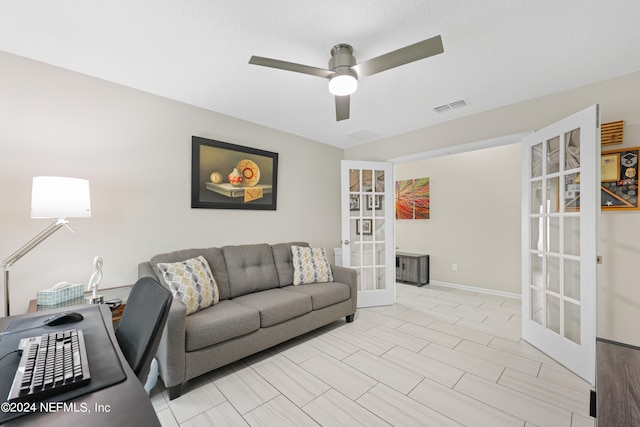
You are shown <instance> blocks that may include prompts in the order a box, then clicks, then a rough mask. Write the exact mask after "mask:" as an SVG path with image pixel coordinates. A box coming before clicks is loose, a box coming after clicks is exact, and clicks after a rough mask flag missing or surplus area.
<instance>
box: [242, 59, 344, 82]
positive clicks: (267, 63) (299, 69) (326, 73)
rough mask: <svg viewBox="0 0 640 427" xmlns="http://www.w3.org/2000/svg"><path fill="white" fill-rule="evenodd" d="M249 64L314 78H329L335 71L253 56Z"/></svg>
mask: <svg viewBox="0 0 640 427" xmlns="http://www.w3.org/2000/svg"><path fill="white" fill-rule="evenodd" d="M249 64H253V65H262V66H263V67H270V68H279V69H281V70H287V71H295V72H296V73H302V74H311V75H312V76H318V77H324V78H329V77H330V76H332V75H333V71H330V70H325V69H323V68H317V67H311V66H309V65H302V64H296V63H294V62H287V61H280V60H279V59H271V58H264V57H262V56H252V57H251V59H250V60H249Z"/></svg>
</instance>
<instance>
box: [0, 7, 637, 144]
mask: <svg viewBox="0 0 640 427" xmlns="http://www.w3.org/2000/svg"><path fill="white" fill-rule="evenodd" d="M638 22H640V1H638V0H609V1H606V2H605V1H602V0H564V1H557V0H537V1H530V0H526V1H525V0H483V1H477V0H458V1H455V0H449V1H445V0H439V1H434V0H385V1H382V0H348V1H347V0H321V1H307V0H270V1H258V0H180V1H176V0H133V1H121V0H56V1H51V0H1V1H0V50H2V51H6V52H9V53H13V54H17V55H20V56H24V57H27V58H32V59H35V60H38V61H42V62H45V63H49V64H53V65H57V66H60V67H63V68H67V69H70V70H74V71H78V72H81V73H84V74H88V75H91V76H95V77H98V78H101V79H105V80H108V81H112V82H116V83H120V84H122V85H125V86H129V87H133V88H137V89H140V90H143V91H146V92H150V93H154V94H157V95H161V96H164V97H167V98H171V99H175V100H178V101H182V102H185V103H188V104H192V105H196V106H199V107H203V108H206V109H209V110H213V111H216V112H220V113H223V114H227V115H230V116H234V117H238V118H241V119H245V120H248V121H251V122H255V123H259V124H262V125H265V126H269V127H272V128H275V129H280V130H283V131H286V132H290V133H293V134H297V135H301V136H303V137H306V138H309V139H312V140H316V141H320V142H324V143H327V144H331V145H335V146H338V147H343V148H348V147H352V146H355V145H357V144H361V143H366V142H370V141H373V140H376V139H382V138H388V137H390V136H393V135H397V134H401V133H405V132H408V131H411V130H415V129H419V128H423V127H427V126H430V125H433V124H436V123H439V122H443V121H447V120H451V119H454V118H458V117H462V116H465V115H469V114H475V113H479V112H482V111H486V110H490V109H494V108H497V107H500V106H503V105H508V104H512V103H515V102H519V101H523V100H526V99H531V98H535V97H538V96H542V95H545V94H549V93H554V92H558V91H561V90H565V89H570V88H574V87H578V86H582V85H585V84H589V83H593V82H596V81H600V80H605V79H608V78H612V77H616V76H619V75H623V74H627V73H630V72H634V71H638V70H640V25H639V24H638ZM438 34H440V35H442V40H443V45H444V49H445V52H444V53H443V54H441V55H437V56H434V57H431V58H428V59H424V60H421V61H418V62H414V63H411V64H408V65H404V66H402V67H399V68H395V69H392V70H388V71H385V72H383V73H380V74H376V75H373V76H369V77H367V78H364V79H362V80H360V82H359V86H358V90H357V92H356V93H355V94H354V95H352V97H351V118H350V119H349V120H345V121H342V122H336V121H335V110H334V99H333V97H332V95H331V94H330V93H329V91H328V89H327V80H325V79H322V78H318V77H313V76H308V75H303V74H298V73H292V72H287V71H282V70H275V69H268V68H264V67H258V66H254V65H249V64H248V61H249V58H250V57H251V55H259V56H265V57H271V58H276V59H282V60H286V61H290V62H297V63H301V64H306V65H311V66H316V67H321V68H326V67H327V63H328V60H329V57H330V49H331V47H332V46H333V45H335V44H337V43H349V44H351V45H352V46H353V47H354V55H355V57H356V58H357V60H358V62H362V61H365V60H367V59H370V58H373V57H376V56H378V55H381V54H383V53H386V52H389V51H392V50H395V49H398V48H400V47H403V46H406V45H409V44H412V43H415V42H418V41H421V40H424V39H427V38H430V37H432V36H435V35H438ZM460 99H465V100H467V101H468V103H469V105H468V106H466V107H463V108H459V109H453V110H450V111H447V112H445V113H436V112H435V111H434V110H433V109H434V108H435V107H437V106H440V105H443V104H448V103H451V102H454V101H457V100H460ZM350 135H351V136H350Z"/></svg>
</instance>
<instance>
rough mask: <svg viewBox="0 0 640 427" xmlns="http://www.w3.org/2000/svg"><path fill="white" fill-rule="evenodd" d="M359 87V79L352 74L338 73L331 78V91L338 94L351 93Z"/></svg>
mask: <svg viewBox="0 0 640 427" xmlns="http://www.w3.org/2000/svg"><path fill="white" fill-rule="evenodd" d="M357 88H358V79H356V78H355V77H354V76H352V75H351V74H341V75H337V76H335V77H333V78H331V80H329V92H331V93H332V94H334V95H336V96H345V95H351V94H352V93H353V92H355V91H356V89H357Z"/></svg>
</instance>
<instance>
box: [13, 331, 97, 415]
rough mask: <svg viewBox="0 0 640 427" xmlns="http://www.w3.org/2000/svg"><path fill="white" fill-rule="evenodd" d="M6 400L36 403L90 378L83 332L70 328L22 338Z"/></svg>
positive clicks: (77, 385) (79, 385)
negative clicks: (16, 365)
mask: <svg viewBox="0 0 640 427" xmlns="http://www.w3.org/2000/svg"><path fill="white" fill-rule="evenodd" d="M19 348H21V349H23V352H22V356H21V358H20V364H19V365H18V369H17V371H16V374H15V376H14V378H13V384H12V385H11V391H10V392H9V397H8V399H7V401H9V402H11V401H26V402H37V401H41V400H44V399H46V398H48V397H51V396H55V395H57V394H60V393H63V392H65V391H68V390H71V389H74V388H77V387H81V386H83V385H85V384H87V383H89V381H90V380H91V375H90V373H89V363H88V360H87V350H86V347H85V344H84V334H83V332H82V330H80V329H69V330H66V331H56V332H50V333H46V334H43V335H41V336H37V337H30V338H24V339H22V340H21V341H20V345H19Z"/></svg>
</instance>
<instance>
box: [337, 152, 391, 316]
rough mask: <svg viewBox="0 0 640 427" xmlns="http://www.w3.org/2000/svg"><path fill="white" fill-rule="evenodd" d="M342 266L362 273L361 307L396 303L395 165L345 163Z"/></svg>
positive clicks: (359, 275)
mask: <svg viewBox="0 0 640 427" xmlns="http://www.w3.org/2000/svg"><path fill="white" fill-rule="evenodd" d="M341 167H342V180H341V186H342V191H341V196H342V204H341V205H342V208H341V210H342V212H341V216H342V265H343V266H345V267H351V268H354V269H355V270H356V271H357V273H358V307H371V306H376V305H390V304H393V302H394V300H395V249H394V241H395V239H394V225H395V213H394V203H393V200H394V184H393V165H392V164H391V163H383V162H361V161H349V160H343V161H342V165H341Z"/></svg>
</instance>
